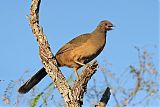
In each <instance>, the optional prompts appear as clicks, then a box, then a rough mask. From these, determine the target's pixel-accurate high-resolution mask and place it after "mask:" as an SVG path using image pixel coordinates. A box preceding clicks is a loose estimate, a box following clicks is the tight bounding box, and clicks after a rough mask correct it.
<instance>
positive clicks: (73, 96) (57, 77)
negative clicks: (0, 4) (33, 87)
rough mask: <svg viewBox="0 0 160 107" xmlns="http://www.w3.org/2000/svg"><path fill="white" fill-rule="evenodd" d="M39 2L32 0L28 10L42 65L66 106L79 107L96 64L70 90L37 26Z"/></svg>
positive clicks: (45, 39)
mask: <svg viewBox="0 0 160 107" xmlns="http://www.w3.org/2000/svg"><path fill="white" fill-rule="evenodd" d="M40 2H41V0H32V3H31V8H30V17H29V22H30V26H31V28H32V32H33V34H34V36H35V37H36V39H37V42H38V44H39V55H40V58H41V61H42V63H43V64H44V67H45V69H46V72H47V73H48V75H49V76H50V77H51V78H52V80H53V83H54V84H55V86H56V87H57V88H58V90H59V92H60V93H61V95H62V97H63V98H64V101H65V102H66V105H67V106H68V107H81V106H82V104H83V103H82V102H83V100H82V99H83V95H84V92H85V91H86V87H87V83H88V81H89V80H90V78H91V76H92V75H93V74H94V73H95V71H96V67H97V63H95V62H94V63H93V64H92V65H88V66H87V67H86V69H84V70H83V73H82V74H81V75H80V79H79V80H78V81H77V82H76V83H75V85H74V87H73V88H71V87H70V86H69V84H68V83H67V81H66V79H65V77H64V75H63V74H62V73H61V71H60V70H59V68H58V66H57V62H56V59H55V57H54V55H53V54H52V52H51V49H50V45H49V43H48V41H47V38H46V36H45V34H44V33H43V30H42V27H40V26H39V8H40Z"/></svg>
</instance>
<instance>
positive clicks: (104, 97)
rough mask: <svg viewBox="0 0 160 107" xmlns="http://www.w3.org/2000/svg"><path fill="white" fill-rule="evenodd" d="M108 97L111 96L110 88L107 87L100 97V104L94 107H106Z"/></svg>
mask: <svg viewBox="0 0 160 107" xmlns="http://www.w3.org/2000/svg"><path fill="white" fill-rule="evenodd" d="M110 95H111V92H110V88H109V87H107V88H106V90H105V92H104V94H103V95H102V98H101V100H100V102H99V103H98V104H97V105H96V107H106V105H107V103H108V101H109V98H110Z"/></svg>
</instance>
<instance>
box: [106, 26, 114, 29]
mask: <svg viewBox="0 0 160 107" xmlns="http://www.w3.org/2000/svg"><path fill="white" fill-rule="evenodd" d="M112 27H115V26H114V25H108V26H106V29H107V30H113V28H112Z"/></svg>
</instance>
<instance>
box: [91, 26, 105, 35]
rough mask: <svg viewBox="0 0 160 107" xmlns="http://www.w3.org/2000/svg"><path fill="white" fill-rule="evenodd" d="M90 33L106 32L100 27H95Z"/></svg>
mask: <svg viewBox="0 0 160 107" xmlns="http://www.w3.org/2000/svg"><path fill="white" fill-rule="evenodd" d="M92 33H101V34H106V33H107V31H106V30H105V29H104V28H102V27H100V26H97V28H96V29H95V30H94V31H93V32H92Z"/></svg>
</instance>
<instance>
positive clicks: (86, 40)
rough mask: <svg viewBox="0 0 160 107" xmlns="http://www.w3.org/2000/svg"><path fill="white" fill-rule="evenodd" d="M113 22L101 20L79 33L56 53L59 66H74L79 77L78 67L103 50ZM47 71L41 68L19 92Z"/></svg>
mask: <svg viewBox="0 0 160 107" xmlns="http://www.w3.org/2000/svg"><path fill="white" fill-rule="evenodd" d="M112 27H114V26H113V24H112V23H111V22H110V21H108V20H103V21H101V22H100V23H99V24H98V26H97V27H96V28H95V29H94V30H93V31H92V32H91V33H86V34H82V35H79V36H78V37H76V38H74V39H72V40H71V41H69V42H68V43H66V44H65V45H64V46H62V48H60V49H59V50H58V52H57V53H56V54H55V58H56V60H57V63H58V67H62V66H67V67H69V68H73V70H74V72H75V74H76V76H77V78H79V75H78V73H77V71H78V69H79V68H81V67H82V66H84V65H85V64H87V63H89V62H90V61H92V60H93V59H94V58H96V57H97V56H98V55H99V54H100V53H101V52H102V50H103V48H104V46H105V44H106V36H107V31H110V30H112ZM46 75H47V72H46V71H45V68H44V67H43V68H41V69H40V70H39V71H38V72H37V73H36V74H35V75H34V76H32V77H31V78H30V79H29V80H28V81H27V82H25V83H24V85H22V86H21V87H20V88H19V90H18V92H19V93H21V94H25V93H27V92H29V91H30V90H31V89H32V88H33V87H34V86H35V85H36V84H38V83H39V82H40V81H41V80H42V79H43V78H44V77H45V76H46Z"/></svg>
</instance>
